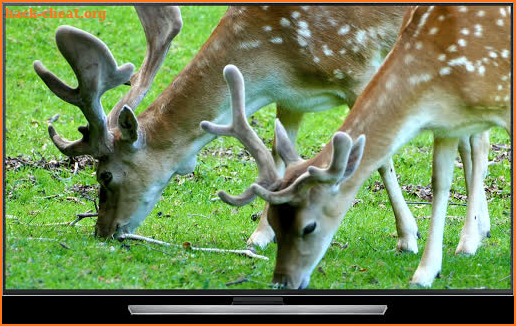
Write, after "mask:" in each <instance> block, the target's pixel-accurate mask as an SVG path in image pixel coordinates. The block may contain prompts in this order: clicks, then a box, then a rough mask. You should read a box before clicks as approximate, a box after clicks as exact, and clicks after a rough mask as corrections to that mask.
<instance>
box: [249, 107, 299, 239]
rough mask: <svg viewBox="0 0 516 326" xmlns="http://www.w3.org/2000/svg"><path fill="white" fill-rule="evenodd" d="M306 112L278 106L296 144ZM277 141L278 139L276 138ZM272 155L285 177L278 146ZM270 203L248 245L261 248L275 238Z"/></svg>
mask: <svg viewBox="0 0 516 326" xmlns="http://www.w3.org/2000/svg"><path fill="white" fill-rule="evenodd" d="M303 114H304V113H298V112H292V111H288V110H286V109H283V108H281V107H279V106H278V107H277V109H276V117H277V118H278V119H279V120H280V121H281V123H282V124H283V126H284V127H285V130H286V131H287V134H288V137H289V138H290V141H291V142H292V143H293V144H295V143H296V137H297V131H298V129H299V125H300V124H301V120H302V118H303ZM274 142H276V139H274ZM272 156H273V157H274V162H275V164H276V171H277V172H278V175H279V176H280V177H283V174H284V173H285V163H283V160H282V159H281V157H280V156H279V154H278V153H277V152H276V146H273V150H272ZM268 207H269V204H267V203H265V206H264V207H263V211H262V214H261V216H260V221H259V222H258V227H257V228H256V230H255V231H254V232H253V234H251V236H250V237H249V239H248V240H247V245H248V246H253V247H254V246H259V247H260V248H265V246H267V244H268V243H269V242H271V241H273V240H274V231H273V230H272V228H271V227H270V225H269V222H268V221H267V209H268Z"/></svg>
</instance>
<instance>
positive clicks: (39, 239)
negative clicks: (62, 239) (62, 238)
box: [9, 237, 59, 241]
mask: <svg viewBox="0 0 516 326" xmlns="http://www.w3.org/2000/svg"><path fill="white" fill-rule="evenodd" d="M11 239H14V240H36V241H59V240H57V239H50V238H33V237H27V238H20V237H9V240H11Z"/></svg>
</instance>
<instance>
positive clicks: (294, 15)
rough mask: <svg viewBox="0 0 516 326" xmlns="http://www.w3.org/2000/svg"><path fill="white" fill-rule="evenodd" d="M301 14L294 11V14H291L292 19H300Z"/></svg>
mask: <svg viewBox="0 0 516 326" xmlns="http://www.w3.org/2000/svg"><path fill="white" fill-rule="evenodd" d="M299 16H301V14H300V13H299V12H298V11H293V12H292V14H290V17H292V18H294V19H298V18H299Z"/></svg>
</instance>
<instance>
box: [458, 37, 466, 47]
mask: <svg viewBox="0 0 516 326" xmlns="http://www.w3.org/2000/svg"><path fill="white" fill-rule="evenodd" d="M457 43H459V45H460V46H462V47H465V46H466V44H467V43H466V40H464V39H462V38H461V39H459V40H458V41H457Z"/></svg>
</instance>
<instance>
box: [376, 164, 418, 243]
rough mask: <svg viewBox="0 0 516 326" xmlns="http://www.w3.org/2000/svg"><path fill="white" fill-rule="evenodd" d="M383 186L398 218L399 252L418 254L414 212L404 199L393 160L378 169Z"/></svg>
mask: <svg viewBox="0 0 516 326" xmlns="http://www.w3.org/2000/svg"><path fill="white" fill-rule="evenodd" d="M378 172H379V173H380V176H381V177H382V181H383V184H384V185H385V189H386V190H387V194H388V195H389V199H390V201H391V205H392V210H393V211H394V217H395V218H396V230H397V231H398V243H397V244H396V249H397V250H398V251H407V252H413V253H417V251H418V249H417V239H418V238H419V237H420V235H419V232H418V230H417V223H416V220H415V219H414V216H413V215H412V212H411V211H410V209H409V208H408V206H407V203H406V202H405V198H403V194H402V192H401V188H400V185H399V184H398V180H397V178H396V172H395V171H394V164H393V162H392V158H391V159H389V161H388V162H387V163H386V164H384V165H383V166H381V167H380V168H379V169H378Z"/></svg>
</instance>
